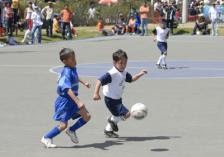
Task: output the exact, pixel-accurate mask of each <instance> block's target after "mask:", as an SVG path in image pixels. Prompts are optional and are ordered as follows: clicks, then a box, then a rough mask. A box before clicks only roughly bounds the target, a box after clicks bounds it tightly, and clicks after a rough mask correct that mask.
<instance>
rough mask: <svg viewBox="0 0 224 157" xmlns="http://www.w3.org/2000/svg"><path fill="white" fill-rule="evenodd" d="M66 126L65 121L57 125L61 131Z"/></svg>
mask: <svg viewBox="0 0 224 157" xmlns="http://www.w3.org/2000/svg"><path fill="white" fill-rule="evenodd" d="M67 127H68V124H66V123H61V124H60V125H59V129H60V130H61V131H63V130H65V129H66V128H67Z"/></svg>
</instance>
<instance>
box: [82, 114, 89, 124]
mask: <svg viewBox="0 0 224 157" xmlns="http://www.w3.org/2000/svg"><path fill="white" fill-rule="evenodd" d="M82 118H83V119H84V121H86V122H88V121H89V120H90V119H91V115H90V114H89V113H87V114H85V115H84V116H83V117H82Z"/></svg>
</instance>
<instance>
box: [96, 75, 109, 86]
mask: <svg viewBox="0 0 224 157" xmlns="http://www.w3.org/2000/svg"><path fill="white" fill-rule="evenodd" d="M99 80H100V82H101V85H102V86H104V85H107V84H109V83H111V82H112V78H111V75H110V74H109V73H106V74H104V75H103V76H101V77H100V78H99Z"/></svg>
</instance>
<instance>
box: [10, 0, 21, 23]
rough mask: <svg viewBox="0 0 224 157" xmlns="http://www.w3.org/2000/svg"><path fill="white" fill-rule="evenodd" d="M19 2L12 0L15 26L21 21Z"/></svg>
mask: <svg viewBox="0 0 224 157" xmlns="http://www.w3.org/2000/svg"><path fill="white" fill-rule="evenodd" d="M19 4H20V2H19V0H12V5H11V7H12V9H13V13H14V14H13V22H14V25H16V24H17V22H18V20H19Z"/></svg>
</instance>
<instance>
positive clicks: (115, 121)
mask: <svg viewBox="0 0 224 157" xmlns="http://www.w3.org/2000/svg"><path fill="white" fill-rule="evenodd" d="M110 119H111V120H112V121H113V122H114V123H116V124H117V123H118V122H119V121H121V117H117V116H111V118H110Z"/></svg>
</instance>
